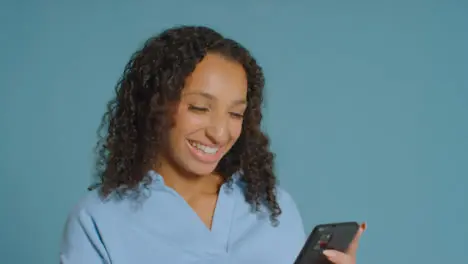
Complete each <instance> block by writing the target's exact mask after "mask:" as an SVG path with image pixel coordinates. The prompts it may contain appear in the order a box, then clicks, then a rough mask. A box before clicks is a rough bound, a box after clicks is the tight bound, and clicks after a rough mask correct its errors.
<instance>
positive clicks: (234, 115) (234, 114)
mask: <svg viewBox="0 0 468 264" xmlns="http://www.w3.org/2000/svg"><path fill="white" fill-rule="evenodd" d="M229 114H230V115H231V116H232V117H234V118H236V119H242V118H244V115H243V114H239V113H233V112H231V113H229Z"/></svg>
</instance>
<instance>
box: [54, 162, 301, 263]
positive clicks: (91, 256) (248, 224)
mask: <svg viewBox="0 0 468 264" xmlns="http://www.w3.org/2000/svg"><path fill="white" fill-rule="evenodd" d="M150 175H151V177H152V179H153V182H152V183H151V184H150V185H149V186H148V188H147V191H146V192H145V193H144V198H143V199H140V200H139V201H138V200H134V199H128V198H127V199H120V200H119V199H118V198H116V197H114V198H112V196H111V198H108V199H106V200H102V199H101V198H100V197H99V196H98V192H97V191H96V190H94V191H91V192H90V193H89V194H87V195H86V196H85V197H84V198H83V199H82V200H81V201H80V202H79V203H78V204H77V206H75V208H74V209H73V210H72V212H71V213H70V215H69V217H68V220H67V223H66V225H65V230H64V236H63V240H62V245H61V252H60V261H61V263H62V264H78V263H80V264H83V263H86V264H95V263H109V264H110V263H113V264H139V263H145V264H146V263H155V264H190V263H193V264H195V263H199V264H210V263H212V264H228V263H229V264H234V263H239V264H254V263H255V264H258V263H265V264H293V263H294V260H295V258H296V256H297V255H298V254H299V251H300V250H301V248H302V246H303V244H304V242H305V234H304V229H303V225H302V220H301V217H300V214H299V212H298V209H297V207H296V204H295V203H294V201H293V199H292V198H291V196H290V195H289V194H288V193H287V192H286V191H284V190H282V189H281V188H278V189H277V198H278V202H279V205H280V207H281V209H282V214H281V215H280V217H279V218H278V220H279V223H278V225H276V226H274V225H272V224H271V222H270V220H269V214H268V212H267V211H266V210H262V211H261V212H260V213H255V212H253V211H252V209H251V206H250V205H249V204H248V203H247V202H246V201H245V198H244V193H243V192H244V189H243V184H242V182H241V181H239V180H235V181H234V184H233V185H232V187H231V188H230V187H229V186H228V185H226V184H225V185H223V186H222V187H221V191H220V193H219V197H218V201H217V205H216V209H215V213H214V216H213V224H212V228H211V230H209V229H208V228H207V227H206V226H205V225H204V224H203V222H202V221H201V220H200V218H199V217H198V215H197V214H196V213H195V211H193V210H192V208H191V207H190V206H189V205H188V204H187V203H186V202H185V200H184V199H183V198H182V197H181V196H180V195H178V194H177V193H176V192H175V191H174V190H173V189H171V188H169V187H167V186H166V185H165V184H164V181H163V178H162V177H161V176H160V175H158V174H156V173H155V172H152V171H150ZM234 178H235V179H236V178H237V177H234Z"/></svg>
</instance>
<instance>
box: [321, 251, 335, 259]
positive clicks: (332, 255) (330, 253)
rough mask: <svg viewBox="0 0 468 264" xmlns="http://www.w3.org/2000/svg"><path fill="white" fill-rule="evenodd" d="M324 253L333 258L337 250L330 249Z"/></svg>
mask: <svg viewBox="0 0 468 264" xmlns="http://www.w3.org/2000/svg"><path fill="white" fill-rule="evenodd" d="M323 254H324V255H325V256H327V257H329V258H333V257H334V256H335V255H336V254H335V252H333V251H330V250H324V251H323Z"/></svg>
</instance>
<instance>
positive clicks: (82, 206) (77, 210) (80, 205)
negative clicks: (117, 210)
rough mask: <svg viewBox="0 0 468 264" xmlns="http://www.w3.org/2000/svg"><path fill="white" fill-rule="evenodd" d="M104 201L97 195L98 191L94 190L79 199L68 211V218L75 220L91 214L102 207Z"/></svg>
mask: <svg viewBox="0 0 468 264" xmlns="http://www.w3.org/2000/svg"><path fill="white" fill-rule="evenodd" d="M104 205H105V199H104V198H102V197H101V196H100V194H99V189H94V190H92V191H89V192H87V193H86V194H84V195H83V196H82V197H80V198H79V199H78V200H77V201H76V202H75V204H74V205H73V206H72V207H71V210H70V211H69V214H68V218H77V217H79V216H80V215H83V214H88V215H89V214H92V213H93V212H95V211H97V210H99V209H100V208H102V207H104Z"/></svg>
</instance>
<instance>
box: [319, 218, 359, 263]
mask: <svg viewBox="0 0 468 264" xmlns="http://www.w3.org/2000/svg"><path fill="white" fill-rule="evenodd" d="M364 230H366V223H362V224H361V227H360V228H359V231H358V232H357V234H356V236H355V237H354V239H353V241H352V242H351V244H350V245H349V247H348V250H347V251H346V252H345V253H343V252H340V251H337V250H331V249H327V250H324V251H323V254H324V255H325V256H326V257H327V258H328V259H329V260H330V261H331V262H332V263H334V264H356V253H357V249H358V245H359V239H360V237H361V235H362V233H363V232H364Z"/></svg>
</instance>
